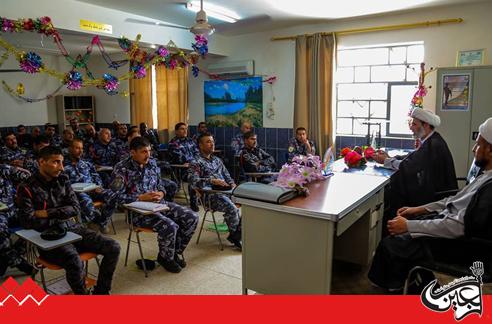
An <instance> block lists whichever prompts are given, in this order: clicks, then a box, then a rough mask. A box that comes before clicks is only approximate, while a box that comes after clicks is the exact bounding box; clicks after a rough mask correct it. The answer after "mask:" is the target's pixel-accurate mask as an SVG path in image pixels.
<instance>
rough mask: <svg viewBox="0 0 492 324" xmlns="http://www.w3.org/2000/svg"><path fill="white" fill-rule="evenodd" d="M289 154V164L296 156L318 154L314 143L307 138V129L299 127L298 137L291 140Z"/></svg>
mask: <svg viewBox="0 0 492 324" xmlns="http://www.w3.org/2000/svg"><path fill="white" fill-rule="evenodd" d="M287 152H288V154H289V159H288V161H289V162H291V161H292V159H293V158H294V156H299V155H308V154H311V155H314V154H316V147H315V146H314V142H313V141H311V140H309V139H308V138H307V134H306V129H305V128H304V127H297V129H296V136H295V137H293V138H291V139H290V140H289V146H288V149H287Z"/></svg>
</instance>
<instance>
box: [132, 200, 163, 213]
mask: <svg viewBox="0 0 492 324" xmlns="http://www.w3.org/2000/svg"><path fill="white" fill-rule="evenodd" d="M125 207H128V208H130V209H138V210H139V211H144V212H151V213H157V212H160V211H163V210H168V209H169V207H167V205H166V204H158V203H153V202H148V201H134V202H132V203H130V204H126V205H125Z"/></svg>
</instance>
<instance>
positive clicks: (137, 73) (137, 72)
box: [131, 64, 147, 79]
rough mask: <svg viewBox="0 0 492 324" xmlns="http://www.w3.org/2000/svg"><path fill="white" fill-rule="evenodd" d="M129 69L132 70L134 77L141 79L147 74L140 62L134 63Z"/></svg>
mask: <svg viewBox="0 0 492 324" xmlns="http://www.w3.org/2000/svg"><path fill="white" fill-rule="evenodd" d="M131 69H132V71H133V76H134V78H135V79H142V78H145V77H146V76H147V69H146V68H145V66H143V65H141V64H138V65H134V66H132V68H131Z"/></svg>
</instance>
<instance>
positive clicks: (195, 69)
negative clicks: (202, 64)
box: [191, 65, 200, 78]
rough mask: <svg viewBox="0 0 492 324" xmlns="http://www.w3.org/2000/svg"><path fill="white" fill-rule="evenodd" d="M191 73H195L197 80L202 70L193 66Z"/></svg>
mask: <svg viewBox="0 0 492 324" xmlns="http://www.w3.org/2000/svg"><path fill="white" fill-rule="evenodd" d="M191 72H192V73H193V76H194V77H195V78H196V77H197V76H198V73H199V72H200V69H199V68H198V66H196V65H193V66H192V67H191Z"/></svg>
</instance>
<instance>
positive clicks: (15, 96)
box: [2, 80, 63, 103]
mask: <svg viewBox="0 0 492 324" xmlns="http://www.w3.org/2000/svg"><path fill="white" fill-rule="evenodd" d="M2 85H3V88H4V90H5V91H6V92H7V93H8V94H10V95H11V96H12V97H14V98H16V99H19V100H23V101H25V102H29V103H32V102H39V101H44V100H48V99H51V98H53V97H54V96H55V95H56V94H57V93H58V92H59V91H60V90H61V88H63V84H61V85H60V86H59V87H58V88H56V90H55V91H53V92H52V93H50V94H49V95H46V96H44V97H41V98H29V97H25V96H22V95H20V94H19V93H17V90H14V89H12V88H11V87H10V86H9V85H8V84H7V83H6V82H5V81H3V80H2Z"/></svg>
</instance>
